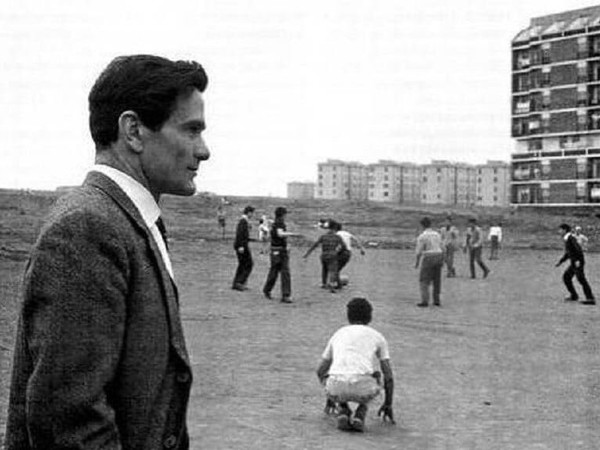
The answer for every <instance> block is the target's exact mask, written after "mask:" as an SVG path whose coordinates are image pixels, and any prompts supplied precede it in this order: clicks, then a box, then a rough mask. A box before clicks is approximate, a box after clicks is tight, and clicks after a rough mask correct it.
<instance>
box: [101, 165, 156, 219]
mask: <svg viewBox="0 0 600 450" xmlns="http://www.w3.org/2000/svg"><path fill="white" fill-rule="evenodd" d="M91 170H92V171H94V172H100V173H102V174H104V175H106V176H107V177H108V178H110V179H111V180H113V181H114V182H115V183H117V185H118V186H119V187H120V188H121V189H122V190H123V192H125V195H127V197H129V199H130V200H131V201H132V202H133V204H134V205H135V207H136V208H137V209H138V211H139V212H140V215H141V216H142V219H144V222H145V223H146V225H147V226H148V228H150V227H152V226H154V224H155V222H156V221H157V219H158V218H159V217H160V208H159V206H158V204H157V203H156V201H155V200H154V197H152V194H150V191H148V189H146V188H145V187H144V186H142V185H141V184H140V183H139V182H138V181H136V180H134V179H133V178H132V177H130V176H129V175H127V174H126V173H125V172H122V171H120V170H118V169H115V168H114V167H110V166H107V165H104V164H95V165H94V166H92V169H91Z"/></svg>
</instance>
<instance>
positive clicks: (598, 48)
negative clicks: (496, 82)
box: [513, 40, 600, 70]
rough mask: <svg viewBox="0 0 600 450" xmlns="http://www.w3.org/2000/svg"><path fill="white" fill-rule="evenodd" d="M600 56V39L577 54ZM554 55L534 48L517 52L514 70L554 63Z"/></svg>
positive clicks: (580, 57)
mask: <svg viewBox="0 0 600 450" xmlns="http://www.w3.org/2000/svg"><path fill="white" fill-rule="evenodd" d="M596 57H600V40H597V41H594V44H593V45H591V46H590V48H583V49H579V50H578V51H577V52H576V54H575V59H588V58H596ZM553 62H564V60H560V61H552V57H551V54H550V51H549V50H546V49H544V50H540V49H534V50H529V51H525V52H516V53H515V54H514V55H513V70H526V69H529V68H531V67H536V66H541V65H544V64H552V63H553Z"/></svg>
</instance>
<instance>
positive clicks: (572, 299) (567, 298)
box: [565, 297, 579, 302]
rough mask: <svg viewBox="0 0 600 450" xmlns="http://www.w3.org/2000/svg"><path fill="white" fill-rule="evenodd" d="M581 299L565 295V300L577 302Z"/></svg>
mask: <svg viewBox="0 0 600 450" xmlns="http://www.w3.org/2000/svg"><path fill="white" fill-rule="evenodd" d="M577 300H579V298H578V297H565V302H576V301H577Z"/></svg>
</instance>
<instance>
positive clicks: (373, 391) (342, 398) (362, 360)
mask: <svg viewBox="0 0 600 450" xmlns="http://www.w3.org/2000/svg"><path fill="white" fill-rule="evenodd" d="M346 308H347V317H348V322H349V323H350V325H346V326H344V327H342V328H340V329H339V330H337V331H336V332H335V333H334V335H333V336H332V337H331V339H329V342H328V343H327V346H326V347H325V351H324V352H323V355H322V359H321V362H320V364H319V367H318V368H317V376H318V377H319V381H320V382H321V383H322V384H323V385H324V386H325V392H326V394H327V405H326V407H325V410H326V412H330V411H332V409H333V406H334V404H337V414H338V416H337V426H338V428H339V429H340V430H345V431H350V430H355V431H364V423H365V418H366V415H367V410H368V404H369V402H370V401H371V400H373V399H374V398H375V397H377V396H378V394H379V393H380V392H381V384H380V383H381V374H382V373H383V388H384V392H385V399H384V402H383V405H382V406H381V408H379V412H378V416H383V420H384V421H385V420H387V419H389V420H390V422H391V423H395V422H394V412H393V409H392V400H393V396H394V375H393V373H392V368H391V365H390V355H389V349H388V344H387V341H386V339H385V338H384V337H383V335H382V334H381V333H379V332H378V331H376V330H375V329H373V328H371V327H370V326H368V324H369V323H370V322H371V316H372V311H373V307H372V306H371V304H370V303H369V301H368V300H367V299H365V298H360V297H356V298H353V299H352V300H350V302H348V304H347V306H346ZM348 402H355V403H358V406H357V408H356V410H355V412H354V414H353V413H352V410H351V409H350V406H349V405H348Z"/></svg>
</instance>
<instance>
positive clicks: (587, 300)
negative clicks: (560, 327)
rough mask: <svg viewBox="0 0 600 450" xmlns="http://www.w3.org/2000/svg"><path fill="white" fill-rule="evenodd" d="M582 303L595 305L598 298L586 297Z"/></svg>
mask: <svg viewBox="0 0 600 450" xmlns="http://www.w3.org/2000/svg"><path fill="white" fill-rule="evenodd" d="M581 304H582V305H595V304H596V300H595V299H593V298H586V299H585V300H583V301H582V302H581Z"/></svg>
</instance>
